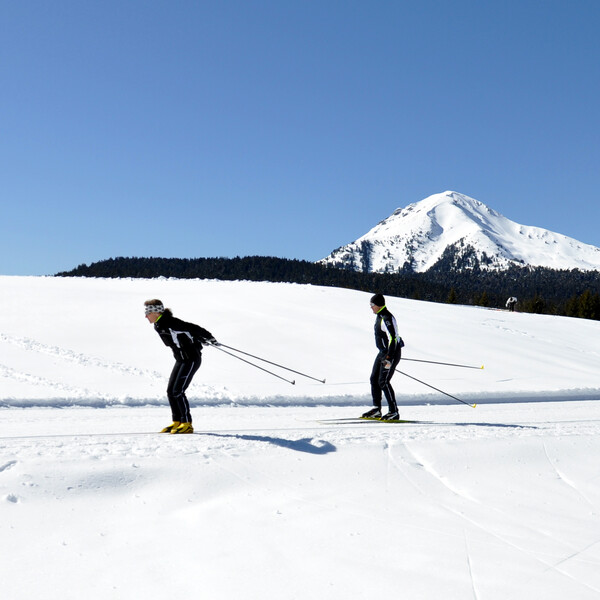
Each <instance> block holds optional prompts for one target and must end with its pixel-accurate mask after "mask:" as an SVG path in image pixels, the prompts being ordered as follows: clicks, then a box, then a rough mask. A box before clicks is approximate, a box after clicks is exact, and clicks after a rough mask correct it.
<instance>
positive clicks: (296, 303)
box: [0, 277, 600, 600]
mask: <svg viewBox="0 0 600 600" xmlns="http://www.w3.org/2000/svg"><path fill="white" fill-rule="evenodd" d="M0 289H2V294H0V554H1V555H2V557H3V558H2V561H0V581H1V582H2V598H6V599H7V600H8V599H9V600H31V598H43V599H44V600H71V599H75V598H80V597H82V596H84V597H85V598H87V599H88V600H106V599H114V600H125V599H129V598H135V599H137V598H143V599H144V600H163V599H164V598H171V597H175V598H190V599H195V598H210V599H211V600H231V599H232V598H244V599H249V600H253V599H255V598H260V599H261V600H282V599H285V600H312V599H313V598H327V600H348V599H352V600H371V599H372V598H384V599H392V598H406V599H407V600H429V599H432V598H443V599H444V600H465V599H470V598H473V599H477V600H506V599H507V598H511V599H514V600H526V599H527V600H529V599H537V598H543V599H544V600H564V599H565V598H576V599H577V600H595V599H597V598H598V596H599V594H600V575H599V574H600V568H599V567H600V544H599V542H598V540H600V520H599V519H598V514H599V513H600V475H599V469H598V461H597V460H594V459H593V457H595V456H598V454H599V453H600V402H598V400H599V399H600V383H599V380H598V371H599V364H600V353H599V349H598V339H599V337H600V322H598V321H586V320H584V319H570V318H565V317H552V316H547V315H532V314H519V313H508V312H505V311H498V310H489V309H484V308H478V307H467V306H451V305H444V304H432V303H427V302H418V301H415V300H405V299H400V298H393V297H390V298H388V306H389V307H390V309H391V310H392V311H393V312H394V314H395V315H396V317H397V320H398V324H399V327H400V331H401V333H402V336H403V338H404V340H405V342H406V347H405V349H404V354H403V361H402V362H401V366H400V371H402V373H406V374H407V375H410V376H411V377H416V378H418V379H421V380H422V381H425V382H428V383H430V384H433V385H434V386H436V387H438V388H439V389H441V390H445V391H446V392H449V393H451V394H453V395H456V396H457V397H460V398H463V399H468V400H472V401H476V402H477V408H475V409H473V408H471V407H469V406H465V405H464V404H462V403H459V402H456V401H455V400H453V399H452V398H449V397H448V396H444V395H443V394H441V393H439V392H437V391H435V390H432V389H431V388H428V387H426V386H424V385H423V384H422V383H419V382H418V381H416V380H414V379H411V378H410V377H407V376H405V375H403V374H402V373H398V374H396V375H395V376H394V379H393V383H394V387H395V388H396V390H397V396H398V401H399V405H400V410H401V415H402V417H403V418H404V419H406V420H407V422H406V423H394V424H389V423H388V424H385V423H378V422H365V421H358V422H357V421H356V420H353V419H352V417H355V416H356V415H357V414H360V413H361V412H362V411H363V410H364V409H365V408H366V407H368V406H369V403H370V395H369V384H368V378H369V374H370V369H371V363H372V360H373V358H374V355H375V348H374V341H373V329H372V327H373V319H374V317H373V314H372V313H371V311H370V309H369V304H368V301H369V297H370V294H367V293H363V292H356V291H351V290H341V289H335V288H322V287H316V286H307V285H294V284H274V283H251V282H244V281H230V282H224V281H214V280H213V281H209V280H166V279H155V280H141V279H121V280H117V279H110V280H104V279H78V278H36V277H0ZM150 297H159V298H161V299H162V300H164V301H165V303H166V304H167V306H170V307H171V308H172V309H173V310H174V312H175V314H176V315H177V316H180V317H181V318H184V319H188V320H192V321H194V322H197V323H199V324H201V325H203V326H204V327H206V328H208V329H209V330H210V331H211V332H212V333H214V334H215V336H216V337H217V338H218V339H219V340H220V341H221V342H223V343H227V344H229V345H232V346H235V347H239V348H241V349H244V350H247V351H249V352H252V353H255V354H257V355H260V356H264V357H266V358H270V359H272V360H274V361H275V362H279V363H283V364H286V365H288V366H291V367H293V368H295V369H297V370H299V371H303V372H305V373H309V374H312V375H316V376H319V377H326V383H325V384H322V383H318V382H315V381H311V380H306V379H302V378H301V377H300V376H297V375H294V378H295V379H296V384H295V385H291V384H289V383H286V382H285V381H282V380H280V379H276V378H274V377H272V376H270V375H268V374H266V373H264V372H262V371H259V370H258V369H255V368H254V367H251V366H249V365H247V364H245V363H242V362H241V361H237V360H236V359H234V358H232V357H229V356H227V355H225V354H222V353H220V352H219V351H218V350H217V349H215V348H206V349H205V351H204V358H203V364H202V366H201V368H200V371H199V372H198V374H197V375H196V378H195V379H194V381H193V383H192V386H191V387H190V389H189V394H188V395H189V397H190V399H191V403H192V406H193V408H192V415H193V418H194V427H195V434H194V435H185V436H181V435H177V436H172V435H165V434H159V433H157V431H158V430H159V429H160V428H162V427H163V426H164V425H165V424H166V423H167V422H169V421H170V418H169V417H170V411H169V409H168V406H167V402H166V399H165V387H166V384H167V380H168V376H169V372H170V370H171V366H172V362H173V359H172V356H171V354H170V351H169V350H168V349H167V348H165V347H164V346H163V345H162V343H161V342H160V340H159V339H158V336H157V335H156V333H155V332H154V331H153V328H152V327H151V326H150V325H149V324H148V323H147V321H146V320H145V319H144V316H143V309H142V304H143V301H144V300H145V299H147V298H150ZM410 358H413V359H425V360H434V361H450V362H455V363H456V362H460V363H465V364H468V365H472V366H475V367H477V366H478V365H481V364H485V369H483V370H482V369H479V368H475V369H468V368H459V367H451V366H441V365H432V364H429V363H420V362H411V361H409V360H408V359H410ZM263 366H267V367H268V368H273V369H274V370H275V368H274V367H271V366H270V365H263ZM279 373H280V374H281V375H291V374H289V373H286V372H283V371H279ZM346 419H350V420H346ZM373 565H376V569H378V570H377V571H374V570H373ZM30 574H34V576H30Z"/></svg>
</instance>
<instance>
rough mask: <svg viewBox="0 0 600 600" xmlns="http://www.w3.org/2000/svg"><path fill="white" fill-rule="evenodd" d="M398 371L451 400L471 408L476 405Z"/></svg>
mask: <svg viewBox="0 0 600 600" xmlns="http://www.w3.org/2000/svg"><path fill="white" fill-rule="evenodd" d="M398 373H400V374H401V375H406V377H410V378H411V379H414V380H415V381H418V382H419V383H422V384H423V385H426V386H427V387H430V388H431V389H433V390H435V391H436V392H440V393H442V394H444V395H445V396H449V397H450V398H452V399H453V400H457V401H458V402H462V403H463V404H466V405H467V406H470V407H471V408H475V407H476V406H477V404H469V403H468V402H465V401H464V400H461V399H460V398H457V397H456V396H453V395H452V394H449V393H448V392H444V390H440V389H439V388H436V387H434V386H432V385H429V384H428V383H425V382H424V381H421V380H420V379H417V378H416V377H413V376H412V375H409V374H408V373H404V372H403V371H398Z"/></svg>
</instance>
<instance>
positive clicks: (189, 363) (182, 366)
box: [167, 356, 202, 423]
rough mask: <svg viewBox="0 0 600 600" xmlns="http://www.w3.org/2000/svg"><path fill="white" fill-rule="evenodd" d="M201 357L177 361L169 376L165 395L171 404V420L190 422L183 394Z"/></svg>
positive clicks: (189, 414)
mask: <svg viewBox="0 0 600 600" xmlns="http://www.w3.org/2000/svg"><path fill="white" fill-rule="evenodd" d="M201 362H202V358H201V357H200V356H198V357H197V358H194V359H193V360H186V361H185V362H180V361H177V362H176V363H175V366H174V367H173V371H172V372H171V377H170V378H169V385H168V386H167V397H168V398H169V404H170V405H171V413H172V415H173V421H179V422H180V423H191V422H192V414H191V413H190V404H189V402H188V399H187V397H186V395H185V390H187V388H188V387H189V385H190V383H192V378H193V377H194V374H195V373H196V371H197V370H198V369H199V368H200V363H201Z"/></svg>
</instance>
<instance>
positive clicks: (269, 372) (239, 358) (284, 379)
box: [211, 344, 296, 385]
mask: <svg viewBox="0 0 600 600" xmlns="http://www.w3.org/2000/svg"><path fill="white" fill-rule="evenodd" d="M223 345H224V344H219V345H218V346H217V345H215V344H211V346H212V347H213V348H216V349H217V350H220V351H221V352H225V354H229V356H233V358H237V359H238V360H241V361H242V362H245V363H246V364H248V365H252V366H253V367H256V368H257V369H260V370H261V371H264V372H265V373H268V374H269V375H273V377H277V378H278V379H283V381H287V383H291V384H292V385H296V382H295V381H292V380H290V379H286V378H285V377H282V376H281V375H277V373H273V372H271V371H269V370H267V369H263V368H262V367H259V366H258V365H255V364H254V363H253V362H250V361H249V360H246V359H244V358H242V357H241V356H236V355H235V354H232V353H231V352H227V350H223V348H221V347H220V346H223ZM226 347H227V348H228V347H229V346H226Z"/></svg>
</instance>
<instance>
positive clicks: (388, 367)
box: [362, 294, 404, 421]
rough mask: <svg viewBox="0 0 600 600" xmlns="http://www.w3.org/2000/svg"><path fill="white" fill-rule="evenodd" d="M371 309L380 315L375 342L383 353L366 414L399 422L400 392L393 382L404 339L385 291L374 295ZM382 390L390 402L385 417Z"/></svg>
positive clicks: (376, 365)
mask: <svg viewBox="0 0 600 600" xmlns="http://www.w3.org/2000/svg"><path fill="white" fill-rule="evenodd" d="M371 310H372V311H373V313H375V314H376V315H377V318H376V319H375V344H376V345H377V349H378V350H379V353H378V354H377V357H376V358H375V362H374V364H373V371H372V373H371V395H372V397H373V408H372V409H371V410H369V411H367V412H366V413H365V414H364V415H362V416H363V418H365V419H381V420H384V421H397V420H399V418H400V417H399V415H398V405H397V404H396V395H395V393H394V389H393V388H392V386H391V384H390V380H391V379H392V375H393V374H394V371H395V369H396V367H397V365H398V363H399V362H400V356H401V354H402V346H404V342H403V341H402V338H401V337H400V336H399V335H398V325H397V323H396V319H395V318H394V315H393V314H392V313H391V312H390V311H389V310H388V309H387V307H386V305H385V298H384V297H383V296H382V295H381V294H375V295H374V296H373V297H372V298H371ZM384 328H385V330H384ZM382 393H383V395H385V399H386V400H387V403H388V413H387V414H385V415H383V416H381V400H382Z"/></svg>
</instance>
